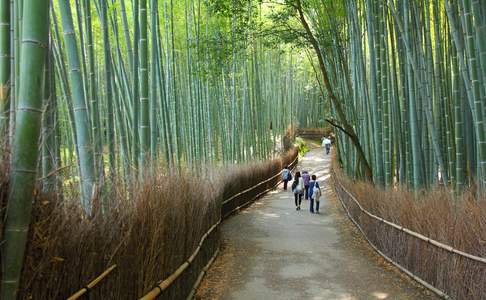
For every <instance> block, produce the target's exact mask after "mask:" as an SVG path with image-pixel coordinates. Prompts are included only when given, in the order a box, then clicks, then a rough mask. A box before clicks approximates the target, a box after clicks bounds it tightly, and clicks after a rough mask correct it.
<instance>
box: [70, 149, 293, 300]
mask: <svg viewBox="0 0 486 300" xmlns="http://www.w3.org/2000/svg"><path fill="white" fill-rule="evenodd" d="M298 158H299V156H298V152H297V151H296V157H295V158H294V160H293V161H292V162H291V163H290V164H289V168H290V169H293V168H294V167H295V166H296V165H297V163H298ZM281 175H282V171H279V172H278V173H277V174H275V175H273V176H272V177H270V178H268V179H266V180H264V181H262V182H260V183H258V184H256V185H254V186H252V187H250V188H248V189H245V190H243V191H241V192H239V193H237V194H235V195H233V196H231V197H230V198H228V199H227V200H224V201H223V202H222V205H221V216H222V218H221V219H220V220H219V221H218V222H216V224H214V225H213V226H211V228H210V229H209V230H208V231H207V232H206V233H205V234H204V235H203V236H202V237H201V240H200V241H199V244H198V246H197V247H196V249H195V250H194V252H193V253H192V254H191V256H189V258H188V259H187V260H186V261H185V262H184V263H183V264H182V265H180V266H179V268H177V269H176V270H175V271H174V272H173V273H172V274H171V275H169V276H168V277H166V278H165V279H164V280H162V281H160V282H159V283H158V284H157V285H156V286H155V287H154V288H153V289H152V290H151V291H149V292H148V293H147V294H146V295H144V296H143V297H141V298H140V299H143V300H149V299H155V298H157V297H164V296H165V292H166V291H168V290H169V289H170V287H171V286H172V285H173V284H174V283H175V282H176V281H177V280H178V279H180V278H181V277H183V276H191V277H194V275H195V272H196V271H197V270H191V268H190V267H191V265H193V264H194V262H195V260H197V259H199V260H200V259H201V258H202V257H207V256H208V255H207V254H208V253H207V252H209V251H212V255H211V256H210V259H209V260H208V262H207V263H206V265H205V266H204V268H202V270H200V271H199V274H196V275H198V276H197V277H195V280H194V282H195V283H194V286H193V287H192V289H191V290H190V291H188V296H187V297H188V299H190V298H192V297H193V295H194V293H195V291H196V289H197V287H198V286H199V283H200V282H201V280H202V278H203V276H204V274H205V273H206V272H207V270H208V269H209V267H210V265H211V264H212V262H213V261H214V260H215V259H216V256H217V254H218V252H219V248H218V247H216V248H215V249H210V248H214V247H211V245H213V244H214V243H211V242H208V241H210V240H211V241H214V239H217V238H218V236H217V235H216V233H217V232H218V228H219V224H221V221H222V220H224V219H226V218H228V217H229V216H231V215H232V214H233V213H234V212H236V211H238V210H239V209H241V208H243V207H246V206H248V205H249V204H251V203H253V202H254V201H255V200H256V199H258V198H259V197H261V196H262V195H264V194H265V193H268V192H269V191H271V190H273V189H275V188H276V187H277V186H278V185H279V184H280V183H281ZM201 253H204V255H201ZM198 265H200V262H198ZM115 267H116V265H115V266H112V267H110V268H108V269H107V270H106V271H104V272H103V273H102V274H101V275H99V276H98V277H97V278H96V279H95V280H93V281H92V282H91V283H90V284H88V285H87V286H85V287H83V288H82V289H80V290H79V291H78V292H76V293H75V294H73V295H72V296H70V297H69V298H68V299H69V300H71V299H73V300H74V299H78V298H80V297H82V296H87V297H88V298H89V291H90V290H91V289H93V288H95V287H96V285H97V284H99V283H100V282H101V281H102V280H103V279H105V278H106V277H107V276H108V275H109V274H110V273H111V272H112V271H113V269H114V268H115Z"/></svg>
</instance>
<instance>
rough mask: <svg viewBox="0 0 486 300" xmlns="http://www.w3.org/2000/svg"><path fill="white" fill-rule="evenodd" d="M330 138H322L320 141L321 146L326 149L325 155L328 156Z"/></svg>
mask: <svg viewBox="0 0 486 300" xmlns="http://www.w3.org/2000/svg"><path fill="white" fill-rule="evenodd" d="M331 143H332V141H331V137H330V136H329V137H324V139H323V140H322V146H323V147H324V148H325V149H326V155H328V154H329V152H331Z"/></svg>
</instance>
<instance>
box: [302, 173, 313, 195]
mask: <svg viewBox="0 0 486 300" xmlns="http://www.w3.org/2000/svg"><path fill="white" fill-rule="evenodd" d="M302 179H303V180H304V190H305V197H304V198H305V200H309V182H310V179H311V178H310V175H309V172H307V171H303V172H302Z"/></svg>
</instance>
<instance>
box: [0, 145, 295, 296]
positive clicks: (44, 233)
mask: <svg viewBox="0 0 486 300" xmlns="http://www.w3.org/2000/svg"><path fill="white" fill-rule="evenodd" d="M296 157H297V150H296V149H292V150H290V151H288V152H287V153H286V154H285V155H283V156H282V157H280V158H278V159H274V160H271V161H265V162H261V163H254V164H250V165H244V166H233V167H227V168H222V169H218V170H216V171H212V172H211V174H210V175H208V176H207V178H205V177H204V176H202V178H201V176H194V174H190V173H182V174H178V175H174V174H166V173H162V172H160V173H159V174H160V175H158V176H156V177H155V178H150V179H149V180H146V182H145V184H143V185H140V186H137V187H135V188H134V192H133V194H134V195H135V196H134V197H133V199H130V201H128V200H127V199H126V196H125V193H124V192H123V191H122V190H121V189H120V190H119V189H118V188H116V186H117V185H116V184H114V182H115V180H113V188H112V189H111V191H110V193H111V196H110V197H109V198H111V199H112V200H111V203H110V204H109V205H110V209H109V210H107V211H103V209H100V213H98V214H96V215H94V216H93V217H90V218H88V217H86V215H85V213H84V210H83V208H82V207H81V206H80V205H79V204H77V203H78V201H72V200H71V199H69V198H64V199H58V198H56V197H55V195H47V194H42V193H40V192H39V193H38V194H37V196H36V201H35V208H34V215H33V223H32V225H31V228H30V233H29V234H30V237H29V244H28V249H27V255H26V261H25V265H24V269H23V273H22V281H21V290H20V293H19V297H18V298H19V299H66V298H67V297H69V296H71V295H73V294H74V293H75V292H77V291H79V290H81V289H83V288H85V291H84V292H83V296H89V298H91V299H137V298H139V297H140V296H142V295H145V294H146V293H147V292H149V291H151V290H152V289H153V288H154V286H156V285H159V283H161V282H166V283H170V284H167V286H165V287H164V289H163V293H159V294H160V295H159V296H161V298H163V299H184V298H186V297H188V296H189V295H190V293H191V292H192V290H193V289H194V286H195V285H197V283H198V282H199V281H200V280H201V277H202V275H201V274H203V273H204V271H205V270H206V269H207V266H208V263H209V262H210V261H212V260H213V259H214V257H215V254H216V253H217V250H218V247H219V241H220V239H219V230H218V226H217V224H218V223H219V222H220V221H221V212H222V203H223V200H224V199H228V198H231V196H232V195H235V194H240V193H241V191H243V190H246V189H249V187H251V186H255V185H258V184H259V183H260V182H262V181H264V180H267V179H268V178H272V180H269V181H268V182H266V183H265V184H260V185H258V187H257V188H255V189H252V190H250V191H248V192H247V193H245V194H244V195H243V194H241V196H238V197H234V198H233V200H232V201H235V203H236V202H237V203H238V204H237V205H236V206H240V204H241V203H240V201H243V200H242V199H252V200H254V199H255V196H256V195H257V194H259V193H262V192H263V190H262V189H263V188H264V187H265V188H267V189H268V188H270V187H273V186H274V185H275V184H276V183H277V182H278V181H279V177H278V176H275V174H280V171H281V168H282V166H283V165H285V164H290V163H291V162H293V161H295V160H296ZM4 174H6V172H5V173H4ZM2 178H3V176H0V184H2V186H0V187H1V190H0V196H1V195H3V194H5V193H6V190H7V177H5V178H4V179H5V180H3V181H2V180H1V179H2ZM121 184H123V183H120V185H121ZM70 197H76V195H75V193H72V195H70ZM232 201H229V202H226V203H231V202H232ZM74 203H76V204H74ZM101 206H102V207H103V205H101ZM236 206H235V207H236ZM210 229H211V230H210ZM113 265H116V266H117V267H116V269H114V270H112V271H111V273H110V274H109V275H108V276H106V277H105V278H104V279H103V280H102V281H101V282H99V283H98V284H97V285H96V286H95V287H94V288H90V286H88V283H90V282H92V280H93V279H94V278H96V277H97V276H98V275H100V274H102V273H103V272H104V271H106V270H107V269H108V268H109V267H110V266H113ZM182 266H184V267H183V268H181V267H182ZM167 279H170V280H167Z"/></svg>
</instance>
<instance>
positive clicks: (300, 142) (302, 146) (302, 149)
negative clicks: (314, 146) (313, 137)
mask: <svg viewBox="0 0 486 300" xmlns="http://www.w3.org/2000/svg"><path fill="white" fill-rule="evenodd" d="M295 144H296V147H297V148H298V149H299V156H300V157H303V156H304V155H305V154H306V153H307V152H309V150H310V149H309V146H308V145H307V143H306V141H305V140H304V139H303V138H301V137H296V138H295Z"/></svg>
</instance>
